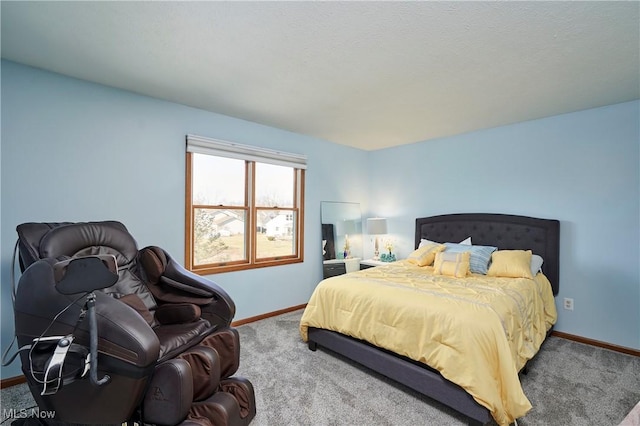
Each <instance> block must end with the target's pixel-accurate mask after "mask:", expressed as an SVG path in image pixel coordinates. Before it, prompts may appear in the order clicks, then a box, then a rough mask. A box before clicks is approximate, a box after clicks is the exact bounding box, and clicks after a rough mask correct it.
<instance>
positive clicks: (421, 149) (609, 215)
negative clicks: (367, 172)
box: [365, 101, 640, 349]
mask: <svg viewBox="0 0 640 426" xmlns="http://www.w3.org/2000/svg"><path fill="white" fill-rule="evenodd" d="M639 123H640V103H639V102H638V101H634V102H629V103H623V104H617V105H612V106H607V107H603V108H597V109H591V110H586V111H581V112H576V113H572V114H564V115H559V116H554V117H550V118H545V119H541V120H535V121H529V122H524V123H519V124H514V125H510V126H504V127H499V128H494V129H489V130H483V131H478V132H473V133H469V134H464V135H460V136H455V137H450V138H443V139H440V140H433V141H429V142H422V143H417V144H412V145H406V146H402V147H397V148H392V149H385V150H379V151H374V152H371V153H369V167H370V169H371V170H373V171H374V173H373V175H372V178H371V189H370V192H371V194H372V197H371V198H370V199H369V205H371V206H376V211H374V212H369V215H373V214H377V215H381V216H385V217H388V218H390V220H389V232H390V233H392V235H393V236H394V237H395V238H396V239H397V240H398V244H399V247H398V249H397V251H398V252H399V253H400V254H401V255H403V254H404V255H406V254H407V253H409V252H410V251H411V249H412V245H413V233H414V226H415V218H416V217H422V216H430V215H434V214H444V213H459V212H487V213H511V214H521V215H528V216H535V217H542V218H552V219H559V220H560V229H561V236H560V238H561V239H560V294H559V295H558V297H557V299H556V300H557V303H556V304H557V306H558V312H559V320H558V323H557V327H556V329H557V330H559V331H564V332H567V333H571V334H576V335H579V336H584V337H587V338H591V339H597V340H601V341H605V342H609V343H613V344H616V345H622V346H626V347H630V348H635V349H640V269H639V259H640V171H639V169H640V148H639V146H640V131H639V127H640V124H639ZM365 216H366V215H365ZM564 297H570V298H573V299H574V302H575V308H574V311H566V310H563V309H562V306H561V303H560V301H561V300H562V299H563V298H564Z"/></svg>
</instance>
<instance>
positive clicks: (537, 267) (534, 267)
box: [531, 254, 544, 277]
mask: <svg viewBox="0 0 640 426" xmlns="http://www.w3.org/2000/svg"><path fill="white" fill-rule="evenodd" d="M543 261H544V260H543V259H542V257H540V256H538V255H537V254H533V255H531V275H533V276H534V277H535V276H536V274H537V273H538V272H542V262H543Z"/></svg>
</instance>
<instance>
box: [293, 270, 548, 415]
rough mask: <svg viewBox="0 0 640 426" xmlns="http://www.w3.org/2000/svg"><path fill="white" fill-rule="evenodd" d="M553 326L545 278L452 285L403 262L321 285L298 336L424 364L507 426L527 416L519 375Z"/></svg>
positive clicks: (480, 279) (478, 279)
mask: <svg viewBox="0 0 640 426" xmlns="http://www.w3.org/2000/svg"><path fill="white" fill-rule="evenodd" d="M556 318H557V313H556V308H555V302H554V298H553V293H552V290H551V285H550V283H549V281H548V280H547V278H546V277H545V276H544V275H543V274H538V275H537V276H536V277H535V279H534V280H531V279H526V278H495V277H487V276H485V275H478V274H472V275H471V276H469V277H467V278H450V277H445V276H441V275H434V274H433V268H431V267H418V266H415V265H412V264H410V263H408V262H406V261H399V262H394V263H391V264H389V265H386V266H381V267H376V268H370V269H365V270H363V271H358V272H353V273H350V274H346V275H340V276H337V277H332V278H328V279H326V280H324V281H322V282H321V283H320V284H319V285H318V286H317V287H316V289H315V291H314V293H313V295H312V296H311V299H310V300H309V303H308V305H307V307H306V309H305V311H304V314H303V316H302V319H301V322H300V335H301V336H302V339H303V340H304V341H307V329H308V327H316V328H323V329H327V330H333V331H337V332H340V333H342V334H346V335H349V336H352V337H356V338H358V339H362V340H365V341H367V342H369V343H372V344H374V345H376V346H378V347H382V348H385V349H388V350H391V351H393V352H395V353H398V354H401V355H404V356H406V357H408V358H411V359H414V360H416V361H420V362H423V363H425V364H427V365H429V366H431V367H432V368H435V369H437V370H438V371H440V373H441V374H442V375H443V376H444V377H445V378H447V379H448V380H450V381H452V382H454V383H456V384H458V385H459V386H461V387H462V388H464V389H465V390H466V391H467V392H468V393H469V394H470V395H471V396H473V398H474V399H475V400H476V401H477V402H478V403H479V404H481V405H483V406H484V407H486V408H487V409H488V410H489V411H490V412H491V414H492V415H493V417H494V419H495V420H496V422H497V423H498V424H500V425H506V424H509V423H512V422H513V421H514V419H516V418H518V417H522V416H524V415H525V414H526V413H527V412H528V411H529V410H530V409H531V403H530V402H529V400H528V399H527V397H526V396H525V395H524V392H523V390H522V386H521V384H520V380H519V378H518V371H519V370H520V369H521V368H522V367H523V366H524V364H525V362H526V361H527V360H529V359H531V358H532V357H533V356H534V355H535V354H536V353H537V351H538V349H539V348H540V345H541V343H542V341H543V340H544V338H545V336H546V332H547V331H548V330H549V328H550V327H551V326H552V325H553V324H554V323H555V321H556Z"/></svg>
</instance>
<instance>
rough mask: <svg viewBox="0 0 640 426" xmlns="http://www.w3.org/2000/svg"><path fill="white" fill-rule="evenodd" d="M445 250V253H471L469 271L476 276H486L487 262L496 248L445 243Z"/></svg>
mask: <svg viewBox="0 0 640 426" xmlns="http://www.w3.org/2000/svg"><path fill="white" fill-rule="evenodd" d="M444 245H445V246H446V247H447V248H446V250H445V251H448V252H452V253H462V252H465V251H468V252H470V253H471V258H470V260H469V265H470V266H469V269H470V270H471V272H475V273H476V274H483V275H486V274H487V270H488V268H489V261H490V260H491V254H492V253H493V252H494V251H496V250H498V248H497V247H492V246H468V245H465V244H453V243H445V244H444Z"/></svg>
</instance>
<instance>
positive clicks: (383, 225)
mask: <svg viewBox="0 0 640 426" xmlns="http://www.w3.org/2000/svg"><path fill="white" fill-rule="evenodd" d="M367 232H368V233H369V234H371V235H380V234H386V233H387V219H384V218H381V217H372V218H369V219H367Z"/></svg>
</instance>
